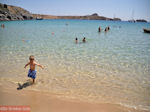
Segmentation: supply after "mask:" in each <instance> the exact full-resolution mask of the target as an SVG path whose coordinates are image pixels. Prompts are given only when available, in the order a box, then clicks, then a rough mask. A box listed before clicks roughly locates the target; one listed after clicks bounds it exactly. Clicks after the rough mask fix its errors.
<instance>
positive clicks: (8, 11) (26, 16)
mask: <svg viewBox="0 0 150 112" xmlns="http://www.w3.org/2000/svg"><path fill="white" fill-rule="evenodd" d="M36 18H40V19H87V20H112V21H121V19H119V18H114V19H112V18H107V17H104V16H99V15H98V14H97V13H94V14H92V15H86V16H53V15H43V14H31V13H30V12H29V11H27V10H25V9H23V8H20V7H16V6H11V5H6V4H1V3H0V21H9V20H30V19H36Z"/></svg>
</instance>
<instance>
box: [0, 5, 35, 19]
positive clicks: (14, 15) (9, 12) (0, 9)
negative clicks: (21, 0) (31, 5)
mask: <svg viewBox="0 0 150 112" xmlns="http://www.w3.org/2000/svg"><path fill="white" fill-rule="evenodd" d="M30 19H33V16H32V14H31V13H30V12H29V11H27V10H25V9H23V8H20V7H16V6H11V5H6V4H1V3H0V20H1V21H2V20H4V21H5V20H30Z"/></svg>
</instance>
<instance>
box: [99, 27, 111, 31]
mask: <svg viewBox="0 0 150 112" xmlns="http://www.w3.org/2000/svg"><path fill="white" fill-rule="evenodd" d="M109 30H110V27H109V26H108V27H106V28H105V30H104V31H105V32H107V31H109ZM101 31H102V29H101V27H99V28H98V32H101Z"/></svg>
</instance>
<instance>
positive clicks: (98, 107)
mask: <svg viewBox="0 0 150 112" xmlns="http://www.w3.org/2000/svg"><path fill="white" fill-rule="evenodd" d="M31 86H33V85H31ZM16 87H17V86H16ZM57 96H58V95H55V94H51V93H46V92H39V91H38V92H36V91H33V90H27V89H20V90H17V88H15V87H14V88H12V87H11V88H10V87H9V86H8V85H3V84H1V85H0V105H14V106H18V105H26V106H30V107H31V112H143V111H138V110H135V109H129V108H126V107H122V106H120V105H113V104H95V103H89V102H83V101H80V100H78V99H70V100H69V99H60V98H58V97H57Z"/></svg>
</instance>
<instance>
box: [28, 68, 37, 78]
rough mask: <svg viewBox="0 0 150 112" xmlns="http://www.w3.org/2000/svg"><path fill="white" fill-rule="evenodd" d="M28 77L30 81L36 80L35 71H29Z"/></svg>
mask: <svg viewBox="0 0 150 112" xmlns="http://www.w3.org/2000/svg"><path fill="white" fill-rule="evenodd" d="M28 77H31V78H32V79H35V78H36V71H35V70H31V69H29V71H28Z"/></svg>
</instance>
